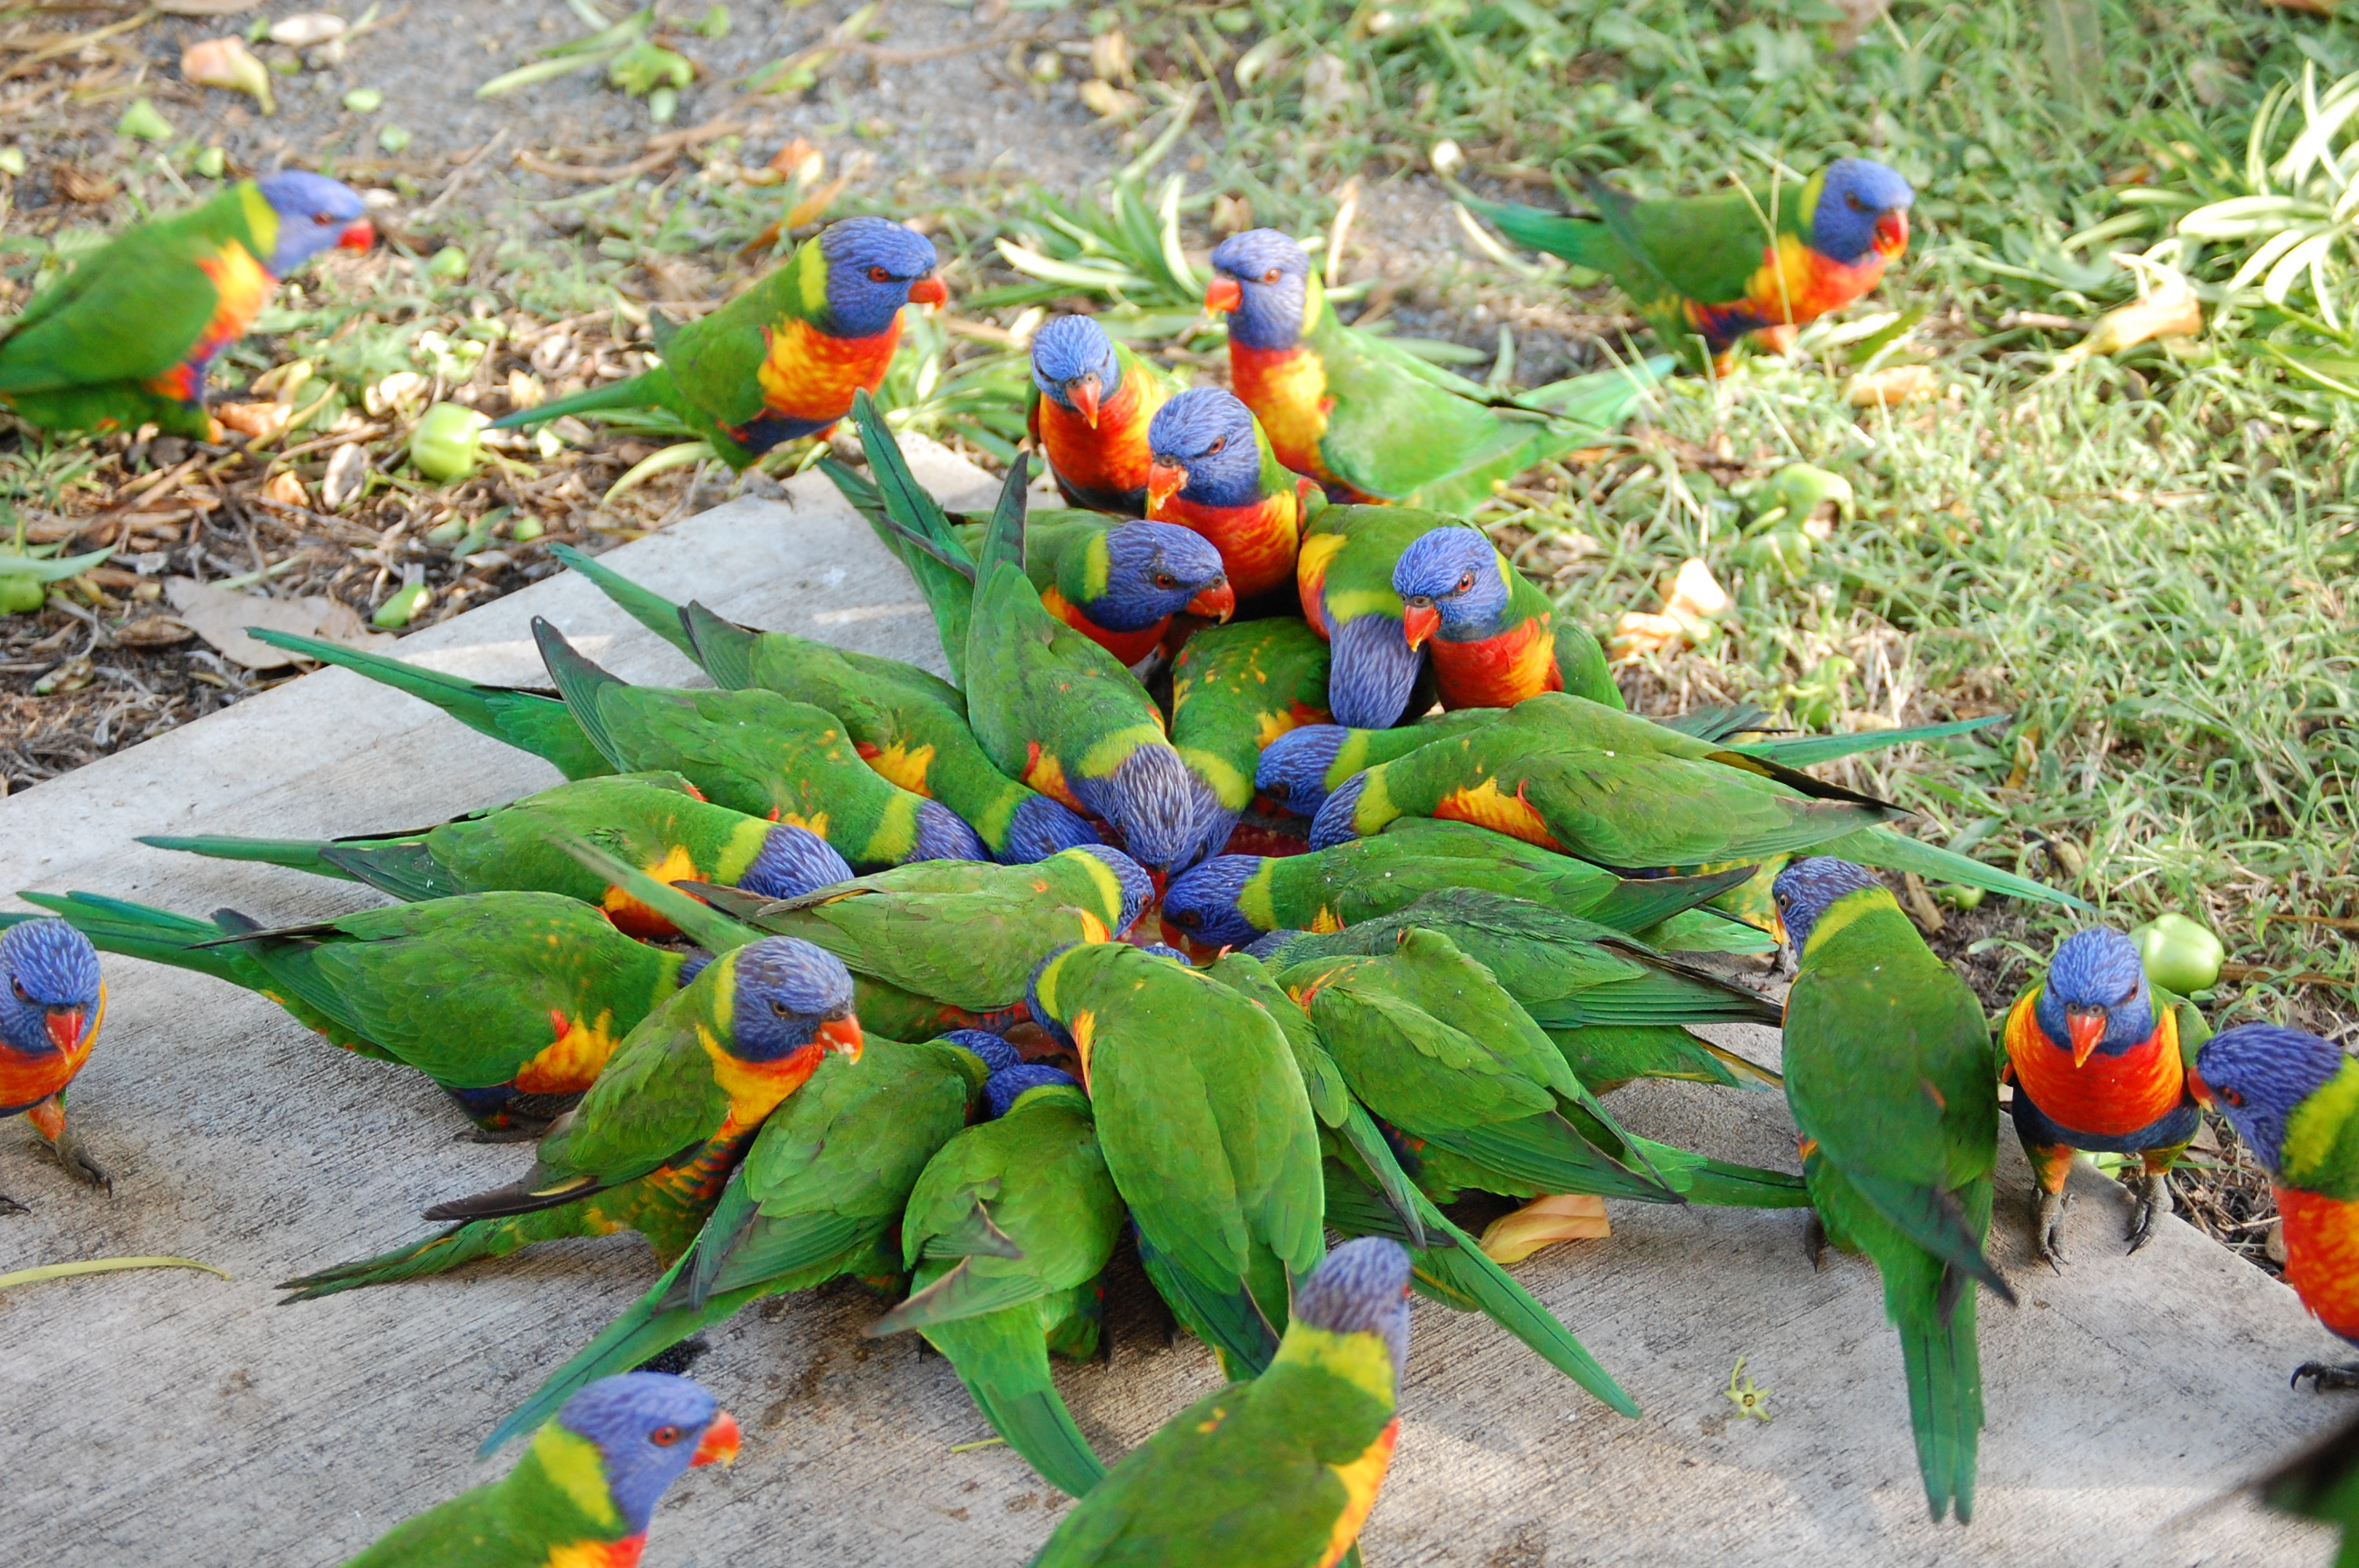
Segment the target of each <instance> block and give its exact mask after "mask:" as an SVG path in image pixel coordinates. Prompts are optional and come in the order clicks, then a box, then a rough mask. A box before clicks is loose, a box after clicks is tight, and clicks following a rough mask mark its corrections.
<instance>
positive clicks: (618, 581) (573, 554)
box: [549, 545, 697, 659]
mask: <svg viewBox="0 0 2359 1568" xmlns="http://www.w3.org/2000/svg"><path fill="white" fill-rule="evenodd" d="M549 554H550V555H552V556H555V557H557V558H558V560H559V561H560V562H562V563H563V564H564V565H565V566H566V567H567V568H571V570H573V571H577V572H580V573H581V574H582V576H583V577H586V578H588V579H590V580H591V581H592V583H595V584H596V585H597V587H598V591H599V592H601V593H603V594H604V595H605V596H606V597H607V598H608V599H611V600H614V602H615V603H616V604H617V605H619V606H621V607H622V609H623V610H624V611H625V613H627V614H628V615H629V616H630V618H631V619H632V620H634V621H636V622H638V623H639V624H640V625H642V626H644V627H646V628H647V630H648V631H650V632H652V633H655V634H656V635H657V636H658V637H661V638H662V639H663V640H664V641H665V642H667V643H670V644H671V645H672V646H673V647H675V648H678V649H679V651H680V652H681V653H683V654H687V655H688V656H689V657H690V658H691V659H693V658H695V657H696V656H697V653H696V644H695V643H691V642H690V641H689V636H688V632H687V630H686V629H685V628H684V627H683V626H682V625H681V623H680V622H681V615H682V613H683V612H682V611H681V610H680V607H679V605H677V604H674V603H673V602H672V601H671V600H669V599H666V598H665V597H664V596H663V595H661V594H659V593H656V592H654V591H652V590H650V589H644V588H641V587H640V586H639V585H638V584H637V583H635V582H633V581H632V580H631V579H628V578H626V577H625V576H624V575H623V574H622V573H620V572H618V571H615V570H614V569H613V568H609V567H602V566H600V565H599V564H598V563H597V561H596V560H594V559H592V557H589V556H585V555H583V554H582V552H581V551H579V550H577V549H575V548H574V547H573V546H571V545H551V546H549Z"/></svg>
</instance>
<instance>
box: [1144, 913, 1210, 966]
mask: <svg viewBox="0 0 2359 1568" xmlns="http://www.w3.org/2000/svg"><path fill="white" fill-rule="evenodd" d="M1156 924H1157V925H1160V926H1161V927H1163V945H1164V946H1166V947H1177V948H1179V949H1180V951H1181V952H1182V953H1185V954H1187V955H1188V957H1189V958H1190V961H1192V962H1194V963H1199V964H1205V963H1210V962H1211V961H1212V960H1213V959H1214V958H1217V957H1220V956H1221V955H1222V954H1223V953H1225V952H1227V951H1228V949H1227V948H1226V947H1207V946H1204V944H1202V943H1201V942H1199V941H1197V940H1196V939H1195V938H1194V937H1193V936H1190V935H1188V934H1187V933H1186V932H1185V931H1182V930H1180V928H1179V927H1178V926H1176V925H1172V924H1171V923H1170V922H1169V921H1168V920H1158V921H1157V922H1156Z"/></svg>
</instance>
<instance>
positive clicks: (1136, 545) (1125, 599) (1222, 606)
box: [1081, 523, 1237, 632]
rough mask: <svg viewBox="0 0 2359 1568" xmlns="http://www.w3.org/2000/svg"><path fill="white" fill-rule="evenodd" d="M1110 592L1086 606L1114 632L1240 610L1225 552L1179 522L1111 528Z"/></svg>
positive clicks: (1087, 612)
mask: <svg viewBox="0 0 2359 1568" xmlns="http://www.w3.org/2000/svg"><path fill="white" fill-rule="evenodd" d="M1105 551H1106V585H1105V591H1104V592H1103V593H1101V594H1099V595H1098V596H1097V597H1096V598H1095V599H1093V600H1090V601H1089V602H1088V603H1086V604H1083V605H1082V606H1081V610H1082V614H1084V615H1087V616H1088V617H1089V618H1090V619H1091V620H1092V621H1093V622H1096V623H1097V624H1099V625H1100V626H1103V627H1104V628H1105V629H1106V630H1107V631H1109V632H1143V631H1145V630H1146V629H1147V627H1149V626H1152V625H1154V624H1155V623H1156V622H1158V621H1160V620H1162V619H1164V617H1166V616H1169V615H1176V614H1178V613H1179V612H1180V611H1183V610H1185V611H1190V612H1191V613H1193V614H1197V615H1202V616H1207V617H1210V618H1211V619H1212V620H1215V621H1226V620H1227V619H1228V618H1229V612H1230V611H1233V610H1234V609H1236V607H1237V596H1236V593H1235V592H1234V590H1233V589H1231V588H1230V587H1229V574H1228V573H1227V572H1226V571H1225V570H1224V569H1223V568H1222V566H1221V552H1220V551H1219V550H1217V549H1215V548H1213V547H1212V541H1211V540H1210V539H1207V538H1205V537H1204V535H1201V534H1199V533H1197V532H1196V531H1195V530H1194V529H1192V528H1182V527H1181V526H1180V524H1177V523H1118V524H1115V525H1114V526H1113V527H1111V528H1109V529H1107V530H1106V535H1105Z"/></svg>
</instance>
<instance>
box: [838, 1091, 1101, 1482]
mask: <svg viewBox="0 0 2359 1568" xmlns="http://www.w3.org/2000/svg"><path fill="white" fill-rule="evenodd" d="M984 1094H985V1095H986V1096H987V1097H988V1098H989V1101H990V1105H991V1117H992V1119H990V1120H989V1121H986V1122H984V1123H983V1124H982V1125H980V1126H977V1127H971V1128H969V1129H967V1130H965V1131H964V1132H962V1133H960V1134H958V1135H957V1136H956V1137H954V1138H952V1139H951V1141H949V1142H948V1143H947V1144H945V1145H944V1146H943V1148H942V1151H941V1152H940V1153H939V1154H936V1155H935V1156H934V1158H933V1161H932V1162H931V1163H930V1164H929V1165H927V1167H926V1172H925V1174H924V1175H922V1176H920V1177H919V1178H918V1185H917V1189H916V1190H915V1191H914V1192H912V1193H911V1194H910V1195H909V1205H908V1213H907V1214H906V1215H904V1216H903V1217H902V1220H901V1259H902V1262H903V1263H904V1264H905V1265H906V1266H907V1267H908V1268H909V1269H910V1270H911V1271H913V1283H914V1285H915V1289H914V1290H913V1291H912V1292H911V1294H910V1296H909V1299H908V1300H907V1301H905V1302H903V1303H901V1304H900V1305H899V1306H897V1307H895V1308H894V1309H893V1310H892V1311H891V1312H889V1313H886V1314H885V1315H884V1316H883V1317H881V1318H879V1319H878V1320H877V1321H876V1322H875V1323H874V1324H871V1325H869V1327H868V1333H870V1334H871V1335H886V1334H897V1333H899V1332H901V1331H902V1330H904V1329H912V1328H913V1329H916V1330H917V1331H918V1332H919V1333H920V1334H922V1335H924V1336H926V1341H927V1343H928V1344H929V1345H931V1346H933V1347H934V1348H935V1349H937V1350H939V1351H940V1352H941V1353H942V1354H943V1355H944V1356H945V1357H949V1359H950V1363H951V1367H952V1368H954V1369H955V1370H956V1371H957V1373H958V1375H959V1380H960V1381H961V1382H962V1383H964V1384H965V1385H966V1388H967V1391H968V1393H970V1394H971V1395H973V1398H974V1402H975V1406H976V1408H977V1409H979V1410H981V1411H983V1413H984V1418H985V1419H987V1420H988V1421H989V1422H991V1424H992V1428H993V1430H995V1431H996V1432H997V1433H999V1434H1000V1435H1001V1436H1002V1437H1005V1438H1006V1439H1007V1442H1008V1445H1009V1446H1010V1447H1012V1448H1014V1449H1015V1450H1016V1452H1017V1453H1018V1454H1022V1455H1024V1458H1025V1460H1026V1462H1027V1463H1028V1464H1029V1465H1031V1466H1032V1467H1033V1468H1034V1469H1035V1470H1038V1471H1039V1472H1040V1474H1041V1476H1043V1477H1045V1478H1046V1479H1047V1480H1048V1481H1049V1484H1051V1485H1052V1486H1055V1487H1060V1488H1061V1489H1062V1490H1064V1491H1065V1492H1067V1493H1069V1494H1071V1496H1073V1497H1077V1498H1078V1497H1080V1496H1082V1494H1083V1493H1085V1492H1087V1491H1088V1490H1089V1489H1090V1488H1091V1487H1093V1486H1095V1485H1096V1484H1097V1483H1098V1481H1099V1479H1100V1478H1101V1477H1103V1476H1104V1474H1105V1466H1104V1465H1103V1464H1102V1463H1101V1462H1100V1461H1099V1459H1098V1456H1097V1454H1095V1453H1094V1452H1093V1451H1092V1449H1091V1447H1090V1443H1089V1439H1088V1438H1086V1437H1083V1436H1082V1432H1081V1429H1080V1428H1079V1427H1077V1426H1075V1425H1074V1424H1073V1418H1072V1416H1071V1413H1070V1412H1068V1411H1067V1410H1066V1409H1065V1401H1064V1400H1061V1399H1060V1398H1059V1397H1058V1395H1057V1385H1056V1382H1055V1381H1054V1379H1052V1378H1051V1376H1050V1374H1049V1351H1050V1350H1052V1349H1053V1350H1055V1351H1057V1352H1058V1353H1059V1354H1060V1355H1063V1356H1066V1357H1070V1358H1071V1359H1073V1360H1076V1361H1085V1360H1087V1359H1089V1357H1092V1356H1093V1355H1095V1354H1096V1353H1097V1345H1098V1318H1099V1294H1100V1287H1099V1284H1098V1275H1099V1274H1100V1273H1101V1272H1102V1271H1103V1270H1104V1268H1105V1266H1106V1260H1108V1259H1110V1258H1112V1257H1113V1256H1114V1243H1115V1242H1116V1241H1117V1240H1119V1239H1120V1238H1121V1236H1122V1221H1123V1206H1122V1195H1121V1194H1119V1193H1117V1192H1115V1191H1114V1178H1113V1177H1112V1176H1110V1175H1108V1174H1107V1173H1106V1162H1105V1156H1104V1155H1103V1153H1102V1152H1100V1151H1099V1149H1098V1139H1097V1131H1096V1128H1095V1126H1094V1124H1093V1121H1092V1119H1091V1114H1090V1102H1089V1100H1088V1098H1086V1097H1085V1096H1083V1095H1082V1090H1081V1086H1080V1085H1079V1084H1076V1083H1075V1082H1074V1081H1073V1080H1072V1078H1071V1077H1070V1076H1067V1075H1066V1074H1064V1073H1060V1072H1059V1071H1058V1070H1057V1069H1056V1068H1054V1067H1044V1066H1035V1065H1016V1066H1010V1067H1003V1068H1001V1069H1000V1070H998V1071H996V1072H995V1073H993V1074H992V1076H991V1081H990V1082H989V1083H988V1084H986V1085H985V1086H984Z"/></svg>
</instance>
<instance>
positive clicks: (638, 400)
mask: <svg viewBox="0 0 2359 1568" xmlns="http://www.w3.org/2000/svg"><path fill="white" fill-rule="evenodd" d="M662 403H663V394H662V391H661V387H660V384H659V383H658V381H657V379H656V373H655V372H652V371H650V372H648V373H647V374H645V375H635V376H633V377H631V378H630V379H629V380H628V381H618V382H616V383H614V384H613V385H612V386H594V387H592V388H591V389H590V390H589V391H587V392H577V393H575V394H574V395H572V396H571V397H560V398H559V399H558V400H557V401H556V402H554V403H544V404H541V405H540V406H538V407H535V408H519V409H517V410H516V412H515V413H513V414H509V415H505V416H502V417H500V418H497V419H495V420H493V421H492V423H491V426H490V427H491V428H492V429H495V430H520V429H523V428H525V427H527V426H531V425H543V424H547V423H548V422H549V420H551V419H562V418H564V417H565V416H567V415H569V414H594V413H596V412H597V411H598V410H600V409H602V408H654V407H658V406H660V405H661V404H662Z"/></svg>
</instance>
